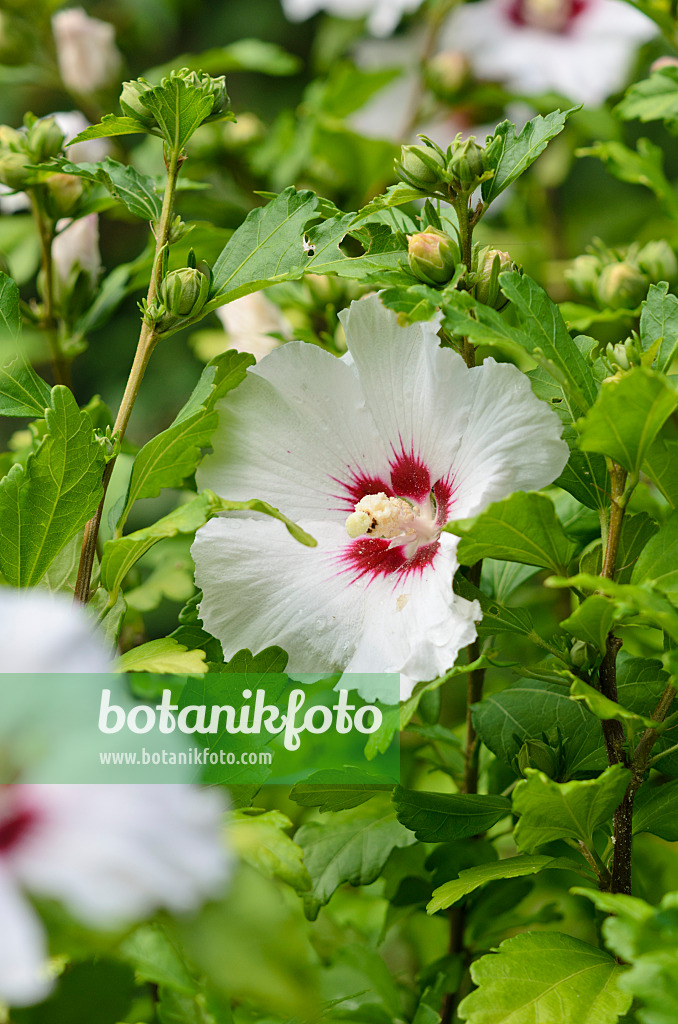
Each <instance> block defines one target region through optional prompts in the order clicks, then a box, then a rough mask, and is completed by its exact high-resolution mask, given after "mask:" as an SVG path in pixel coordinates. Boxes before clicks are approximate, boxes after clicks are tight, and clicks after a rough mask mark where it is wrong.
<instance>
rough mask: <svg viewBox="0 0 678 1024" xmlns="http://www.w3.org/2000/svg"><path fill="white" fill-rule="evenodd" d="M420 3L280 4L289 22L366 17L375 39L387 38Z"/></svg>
mask: <svg viewBox="0 0 678 1024" xmlns="http://www.w3.org/2000/svg"><path fill="white" fill-rule="evenodd" d="M422 2H423V0H282V3H283V8H284V10H285V14H286V15H287V17H288V18H290V19H291V20H292V21H303V20H304V19H305V18H310V17H311V15H312V14H316V13H317V12H318V11H327V12H328V13H329V14H332V15H334V16H335V17H337V18H361V17H363V16H364V15H368V27H369V29H370V31H371V32H374V34H375V35H382V36H385V35H389V34H390V33H391V32H392V31H393V30H394V28H395V27H396V26H397V24H398V22H399V21H400V19H401V17H402V16H403V14H404V13H406V12H408V11H416V10H417V8H418V7H420V6H421V4H422Z"/></svg>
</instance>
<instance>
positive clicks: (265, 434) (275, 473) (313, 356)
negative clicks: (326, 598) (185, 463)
mask: <svg viewBox="0 0 678 1024" xmlns="http://www.w3.org/2000/svg"><path fill="white" fill-rule="evenodd" d="M213 444H214V454H212V455H210V456H208V457H207V458H206V459H204V460H203V463H202V465H201V467H200V469H199V470H198V474H197V480H198V486H199V487H200V488H204V487H208V488H209V489H210V490H213V491H216V493H217V494H219V495H220V496H221V497H222V498H230V499H235V500H240V501H247V500H248V499H250V498H263V499H264V500H266V501H269V502H271V504H273V505H275V506H276V507H278V508H281V509H282V510H283V511H284V512H285V513H286V514H287V515H290V516H291V517H292V518H295V519H298V518H305V519H313V518H315V517H316V516H320V517H322V518H325V517H326V516H327V515H328V513H329V514H331V515H332V516H333V518H334V519H335V520H336V521H337V522H342V523H343V522H344V520H345V518H346V509H345V501H344V502H342V498H341V495H342V494H343V491H342V488H341V486H340V485H338V484H337V481H345V480H346V479H347V477H348V478H350V477H351V476H352V475H354V474H355V473H356V472H362V473H363V474H364V475H367V476H369V475H371V474H374V473H377V472H383V471H386V470H387V469H388V452H387V449H386V448H385V446H384V445H383V444H382V443H381V442H380V440H379V437H378V435H377V431H376V429H375V426H374V421H373V419H372V417H371V416H370V414H369V413H368V412H367V411H366V409H365V407H364V399H363V396H362V391H361V389H360V383H359V381H358V378H357V376H356V373H355V370H354V369H353V368H352V367H351V366H350V365H349V364H348V363H347V362H345V361H344V360H341V359H337V358H336V357H335V356H332V355H330V354H329V353H328V352H323V351H322V350H321V349H319V348H317V347H316V346H313V345H307V344H305V343H303V342H289V344H287V345H283V346H282V347H281V348H279V349H276V350H275V351H274V352H272V353H271V354H270V355H269V356H267V357H266V358H265V359H264V360H262V362H261V363H259V364H257V366H256V367H253V368H252V369H250V371H249V372H248V374H247V378H246V379H245V380H244V381H243V383H242V384H241V385H240V387H239V388H238V389H237V391H235V392H234V393H233V394H232V395H229V396H227V398H226V399H224V401H223V402H221V403H220V404H219V429H218V431H217V433H216V434H215V436H214V441H213ZM337 494H339V497H337Z"/></svg>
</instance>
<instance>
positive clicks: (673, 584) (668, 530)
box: [631, 512, 678, 600]
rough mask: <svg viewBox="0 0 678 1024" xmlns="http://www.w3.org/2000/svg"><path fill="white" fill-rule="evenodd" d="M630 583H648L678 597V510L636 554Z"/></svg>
mask: <svg viewBox="0 0 678 1024" xmlns="http://www.w3.org/2000/svg"><path fill="white" fill-rule="evenodd" d="M631 582H632V583H645V582H647V583H650V584H651V585H652V586H654V587H656V588H657V589H658V590H661V591H662V592H663V593H664V594H666V595H667V596H668V597H671V598H673V599H674V600H677V599H678V512H674V513H673V514H672V515H670V516H669V518H668V519H667V520H666V522H665V523H664V525H663V526H662V527H661V528H660V530H659V532H658V533H655V535H654V536H653V537H652V538H651V539H650V541H649V542H648V544H647V545H646V547H645V548H644V549H643V550H642V551H641V553H640V555H639V556H638V561H637V562H636V564H635V567H634V569H633V574H632V576H631Z"/></svg>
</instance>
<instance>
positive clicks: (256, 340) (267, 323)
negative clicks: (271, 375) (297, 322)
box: [216, 292, 289, 360]
mask: <svg viewBox="0 0 678 1024" xmlns="http://www.w3.org/2000/svg"><path fill="white" fill-rule="evenodd" d="M216 312H217V316H218V317H219V319H220V320H221V323H222V324H223V326H224V330H225V331H226V333H227V335H228V338H227V339H226V344H225V345H224V348H234V349H237V351H238V352H251V353H252V355H253V356H254V358H255V359H257V360H259V359H263V358H264V356H267V355H268V353H269V352H272V351H273V349H274V348H277V346H278V345H279V344H280V341H279V339H278V338H275V337H273V336H272V335H273V334H283V335H286V334H287V333H288V330H289V328H288V325H287V323H286V322H285V319H284V317H283V315H282V313H281V312H280V310H279V309H278V307H277V306H276V305H275V303H273V302H271V300H270V299H269V298H267V296H266V295H264V293H263V292H252V293H251V294H250V295H243V296H242V297H241V298H239V299H235V300H234V301H233V302H229V303H227V304H226V305H225V306H220V307H219V309H217V311H216Z"/></svg>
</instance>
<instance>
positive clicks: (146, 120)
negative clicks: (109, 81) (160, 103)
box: [119, 78, 155, 128]
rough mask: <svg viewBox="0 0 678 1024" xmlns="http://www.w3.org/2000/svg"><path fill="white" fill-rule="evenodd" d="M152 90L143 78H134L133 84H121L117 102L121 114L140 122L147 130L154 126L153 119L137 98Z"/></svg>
mask: <svg viewBox="0 0 678 1024" xmlns="http://www.w3.org/2000/svg"><path fill="white" fill-rule="evenodd" d="M152 88H153V86H152V85H151V83H150V82H147V81H146V79H145V78H136V79H135V80H134V81H133V82H123V84H122V92H121V93H120V100H119V102H120V109H121V110H122V112H123V114H126V115H127V117H134V118H136V120H137V121H141V123H142V124H145V125H146V127H148V128H151V127H152V126H153V125H154V124H155V118H154V117H153V114H151V112H150V110H148V108H147V107H145V106H144V104H143V103H142V102H141V100H140V99H139V97H140V96H143V95H144V93H147V92H148V91H149V90H150V89H152Z"/></svg>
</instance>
